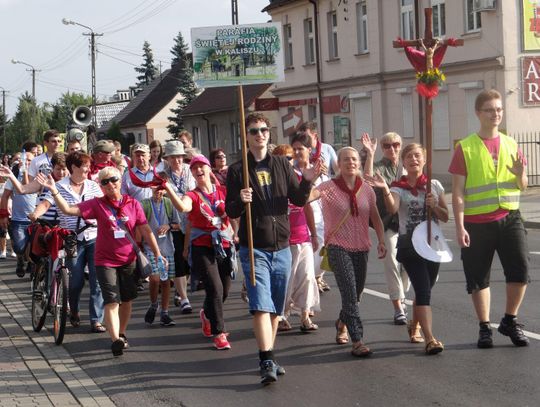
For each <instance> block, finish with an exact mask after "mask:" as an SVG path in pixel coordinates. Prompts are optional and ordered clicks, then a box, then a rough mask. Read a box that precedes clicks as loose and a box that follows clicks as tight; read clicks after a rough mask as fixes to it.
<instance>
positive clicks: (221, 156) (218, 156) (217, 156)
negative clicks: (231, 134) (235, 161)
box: [216, 154, 227, 160]
mask: <svg viewBox="0 0 540 407" xmlns="http://www.w3.org/2000/svg"><path fill="white" fill-rule="evenodd" d="M216 158H217V159H220V160H221V159H222V158H227V156H226V155H223V154H221V155H216Z"/></svg>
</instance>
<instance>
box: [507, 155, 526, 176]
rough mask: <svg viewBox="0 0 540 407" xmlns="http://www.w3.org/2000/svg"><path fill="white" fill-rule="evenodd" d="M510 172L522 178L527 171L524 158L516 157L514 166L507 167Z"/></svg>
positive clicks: (513, 160) (513, 161)
mask: <svg viewBox="0 0 540 407" xmlns="http://www.w3.org/2000/svg"><path fill="white" fill-rule="evenodd" d="M507 168H508V171H510V172H511V173H512V174H514V175H515V176H516V177H518V178H521V176H522V175H523V172H524V171H525V163H524V159H523V157H520V156H519V155H517V154H516V156H514V157H512V166H511V167H510V166H509V165H508V166H507Z"/></svg>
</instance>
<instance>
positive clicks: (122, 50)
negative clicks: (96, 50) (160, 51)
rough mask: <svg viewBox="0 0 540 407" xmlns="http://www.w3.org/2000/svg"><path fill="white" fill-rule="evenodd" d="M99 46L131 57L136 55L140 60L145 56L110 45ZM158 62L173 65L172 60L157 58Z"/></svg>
mask: <svg viewBox="0 0 540 407" xmlns="http://www.w3.org/2000/svg"><path fill="white" fill-rule="evenodd" d="M99 45H101V46H102V47H105V48H110V49H114V50H116V51H120V52H124V53H126V54H129V55H134V56H136V57H139V58H140V57H141V56H143V55H141V54H137V53H135V52H131V51H127V50H124V49H120V48H115V47H112V46H110V45H106V44H102V43H100V44H99ZM152 54H154V52H153V51H152ZM156 61H159V62H162V63H164V64H169V65H170V64H171V60H170V59H169V60H162V59H159V58H156Z"/></svg>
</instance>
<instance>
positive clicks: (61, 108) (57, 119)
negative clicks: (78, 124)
mask: <svg viewBox="0 0 540 407" xmlns="http://www.w3.org/2000/svg"><path fill="white" fill-rule="evenodd" d="M78 106H92V97H91V96H86V95H84V94H83V93H70V92H67V93H64V94H62V96H60V98H59V99H58V100H57V101H56V103H54V104H53V105H52V113H51V117H50V119H49V128H51V129H57V130H58V131H60V132H62V133H63V132H64V131H66V128H67V125H68V124H69V123H71V122H72V121H73V119H72V115H73V111H74V110H75V108H76V107H78Z"/></svg>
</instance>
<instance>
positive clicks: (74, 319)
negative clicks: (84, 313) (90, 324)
mask: <svg viewBox="0 0 540 407" xmlns="http://www.w3.org/2000/svg"><path fill="white" fill-rule="evenodd" d="M69 323H70V324H71V326H72V327H73V328H78V327H79V326H81V317H80V316H79V315H77V314H71V315H70V316H69Z"/></svg>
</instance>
